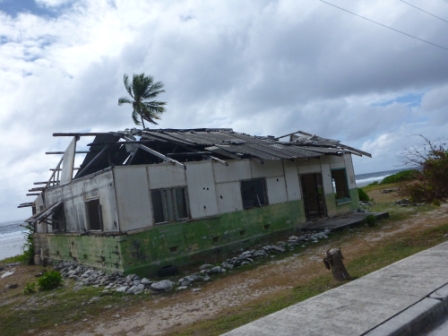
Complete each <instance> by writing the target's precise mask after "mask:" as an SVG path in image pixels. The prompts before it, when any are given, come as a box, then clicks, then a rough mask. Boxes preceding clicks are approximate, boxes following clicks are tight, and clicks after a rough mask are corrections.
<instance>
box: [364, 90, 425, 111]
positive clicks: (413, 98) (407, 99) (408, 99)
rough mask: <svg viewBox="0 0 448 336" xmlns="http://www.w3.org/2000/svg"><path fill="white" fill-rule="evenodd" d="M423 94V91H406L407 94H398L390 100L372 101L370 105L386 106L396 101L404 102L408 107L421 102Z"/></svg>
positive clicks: (418, 104) (415, 105)
mask: <svg viewBox="0 0 448 336" xmlns="http://www.w3.org/2000/svg"><path fill="white" fill-rule="evenodd" d="M423 95H424V92H421V93H408V94H407V95H404V96H398V97H396V98H395V99H392V100H387V101H383V102H377V103H373V104H372V106H387V105H391V104H393V103H397V104H405V105H407V106H409V107H418V106H420V104H421V103H422V97H423Z"/></svg>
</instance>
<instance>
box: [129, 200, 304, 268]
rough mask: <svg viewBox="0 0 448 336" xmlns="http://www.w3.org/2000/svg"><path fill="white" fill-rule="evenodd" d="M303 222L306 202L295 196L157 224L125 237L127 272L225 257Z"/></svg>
mask: <svg viewBox="0 0 448 336" xmlns="http://www.w3.org/2000/svg"><path fill="white" fill-rule="evenodd" d="M304 221H305V217H304V212H303V204H302V202H301V201H293V202H286V203H281V204H275V205H272V206H268V207H261V208H254V209H250V210H243V211H236V212H231V213H227V214H224V215H221V216H218V217H212V218H207V219H202V220H198V221H191V222H188V223H171V224H167V225H158V226H155V227H154V228H153V229H151V230H147V231H143V232H139V233H135V234H130V235H127V236H126V237H124V238H123V240H122V242H121V253H122V261H123V265H125V267H124V272H125V273H137V274H141V275H147V274H151V273H154V272H156V271H157V270H158V269H160V268H161V267H163V266H166V265H185V264H190V263H194V262H218V261H222V258H224V256H225V255H226V254H227V253H231V252H232V251H234V250H235V249H237V248H246V247H250V246H253V245H254V244H257V243H260V242H261V241H263V240H265V239H267V238H269V237H270V238H272V237H275V236H276V235H280V234H286V233H293V232H294V230H295V229H296V228H297V227H299V226H300V223H303V222H304Z"/></svg>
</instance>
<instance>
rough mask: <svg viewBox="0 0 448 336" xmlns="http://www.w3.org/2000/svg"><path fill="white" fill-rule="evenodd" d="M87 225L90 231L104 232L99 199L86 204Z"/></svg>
mask: <svg viewBox="0 0 448 336" xmlns="http://www.w3.org/2000/svg"><path fill="white" fill-rule="evenodd" d="M86 211H87V225H88V228H89V230H103V217H102V215H101V204H100V200H99V199H93V200H90V201H87V202H86Z"/></svg>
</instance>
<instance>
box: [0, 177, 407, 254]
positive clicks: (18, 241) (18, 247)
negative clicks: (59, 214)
mask: <svg viewBox="0 0 448 336" xmlns="http://www.w3.org/2000/svg"><path fill="white" fill-rule="evenodd" d="M403 170H405V169H394V170H386V171H381V172H375V173H368V174H359V175H356V185H357V186H358V187H363V186H366V185H368V184H370V183H372V182H375V181H378V182H381V180H382V179H383V178H385V177H386V176H389V175H392V174H395V173H398V172H400V171H403ZM23 225H24V223H23V221H20V220H17V221H11V222H4V223H0V260H3V259H5V258H9V257H13V256H16V255H18V254H22V252H23V244H24V243H25V235H24V232H25V231H26V230H25V228H24V227H23Z"/></svg>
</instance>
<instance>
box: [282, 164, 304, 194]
mask: <svg viewBox="0 0 448 336" xmlns="http://www.w3.org/2000/svg"><path fill="white" fill-rule="evenodd" d="M283 167H284V170H285V184H286V192H287V195H288V200H289V201H296V200H300V199H302V190H301V188H300V182H299V173H298V171H297V163H296V162H292V161H284V162H283Z"/></svg>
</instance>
